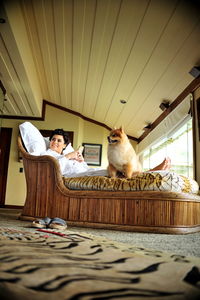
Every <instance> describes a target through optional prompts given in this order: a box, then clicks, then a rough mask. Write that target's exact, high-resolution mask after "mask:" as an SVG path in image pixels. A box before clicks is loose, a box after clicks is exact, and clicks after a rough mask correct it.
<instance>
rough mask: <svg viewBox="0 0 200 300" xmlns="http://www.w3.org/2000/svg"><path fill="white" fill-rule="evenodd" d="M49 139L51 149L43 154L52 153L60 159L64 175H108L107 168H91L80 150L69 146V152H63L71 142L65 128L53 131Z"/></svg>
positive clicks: (51, 154)
mask: <svg viewBox="0 0 200 300" xmlns="http://www.w3.org/2000/svg"><path fill="white" fill-rule="evenodd" d="M49 140H50V144H49V149H48V150H47V151H45V152H42V153H41V155H50V156H53V157H55V158H56V159H58V161H59V164H60V169H61V173H62V175H63V176H65V177H78V176H84V175H88V176H92V175H96V176H98V175H99V176H100V175H101V176H106V175H107V170H105V169H101V168H89V167H88V165H87V163H86V162H85V161H84V158H83V156H82V153H81V152H80V151H79V150H74V149H73V148H72V147H69V150H68V151H69V152H68V151H67V153H65V154H64V153H63V150H65V149H66V150H67V149H68V147H67V145H68V144H69V142H70V141H69V137H68V134H67V133H66V132H65V131H64V130H63V129H55V130H54V131H53V132H52V133H51V136H50V138H49ZM66 147H67V148H66ZM66 150H65V152H66Z"/></svg>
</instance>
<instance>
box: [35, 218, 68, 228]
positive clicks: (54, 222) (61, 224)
mask: <svg viewBox="0 0 200 300" xmlns="http://www.w3.org/2000/svg"><path fill="white" fill-rule="evenodd" d="M32 227H36V228H47V227H48V228H52V229H61V230H63V229H66V228H67V223H66V221H65V220H63V219H60V218H53V219H50V218H49V217H45V218H44V219H36V220H34V221H33V223H32Z"/></svg>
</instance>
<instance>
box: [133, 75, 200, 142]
mask: <svg viewBox="0 0 200 300" xmlns="http://www.w3.org/2000/svg"><path fill="white" fill-rule="evenodd" d="M198 87H200V77H198V78H195V79H194V80H193V81H192V82H191V83H190V84H189V85H188V86H187V87H186V88H185V89H184V90H183V92H182V93H181V94H180V95H179V96H178V97H177V98H176V99H175V100H174V101H173V102H172V103H171V105H170V107H169V108H167V109H166V110H165V111H164V112H163V113H162V114H161V115H160V116H159V117H158V118H157V119H156V120H155V121H154V122H153V123H152V124H151V128H150V129H147V130H146V131H145V132H144V133H143V134H142V135H141V136H140V137H139V138H138V143H140V142H141V141H142V140H143V139H144V138H145V137H146V136H147V135H148V134H149V133H150V132H151V131H152V130H153V129H154V128H156V127H157V126H158V125H159V124H160V123H161V122H162V121H163V120H164V119H165V118H166V117H167V116H168V115H169V114H170V113H171V112H172V111H173V110H174V109H175V108H176V107H177V106H178V105H179V104H180V103H181V102H182V101H183V100H184V99H185V98H186V97H187V96H188V95H189V94H190V93H193V92H194V91H195V90H196V89H197V88H198Z"/></svg>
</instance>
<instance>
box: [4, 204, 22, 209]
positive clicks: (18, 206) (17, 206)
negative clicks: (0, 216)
mask: <svg viewBox="0 0 200 300" xmlns="http://www.w3.org/2000/svg"><path fill="white" fill-rule="evenodd" d="M23 207H24V206H23V205H9V204H6V205H4V206H3V207H1V208H9V209H23Z"/></svg>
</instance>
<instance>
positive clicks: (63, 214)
mask: <svg viewBox="0 0 200 300" xmlns="http://www.w3.org/2000/svg"><path fill="white" fill-rule="evenodd" d="M18 145H19V150H20V152H21V154H22V158H23V163H24V169H25V176H26V183H27V195H26V201H25V204H24V208H23V211H22V214H21V217H20V218H21V219H22V220H33V219H35V218H42V217H45V216H49V217H50V218H53V217H60V218H63V219H65V220H67V222H68V225H70V226H81V227H82V226H85V227H92V228H104V229H114V230H126V231H137V232H154V233H172V234H177V233H178V234H185V233H193V232H198V231H200V196H198V195H195V194H188V193H175V192H168V191H163V192H161V191H121V192H118V191H114V192H112V191H78V190H70V189H68V188H66V186H65V185H64V183H63V179H62V176H61V173H60V168H59V164H58V162H57V161H56V159H55V158H53V157H50V156H33V155H30V154H28V153H27V152H26V151H25V149H24V148H23V146H22V143H21V139H20V138H19V139H18Z"/></svg>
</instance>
